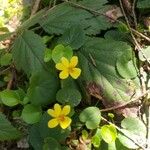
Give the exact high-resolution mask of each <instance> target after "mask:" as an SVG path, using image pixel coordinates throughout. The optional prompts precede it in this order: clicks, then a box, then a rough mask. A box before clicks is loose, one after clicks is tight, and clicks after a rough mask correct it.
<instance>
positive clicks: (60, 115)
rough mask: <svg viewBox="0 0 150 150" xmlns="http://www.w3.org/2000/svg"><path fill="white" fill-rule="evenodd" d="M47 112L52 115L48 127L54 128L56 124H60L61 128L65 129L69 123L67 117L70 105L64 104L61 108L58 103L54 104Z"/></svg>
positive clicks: (69, 120)
mask: <svg viewBox="0 0 150 150" xmlns="http://www.w3.org/2000/svg"><path fill="white" fill-rule="evenodd" d="M47 113H48V114H49V115H50V116H52V117H53V119H51V120H50V121H49V122H48V127H49V128H55V127H56V126H57V125H60V126H61V128H63V129H66V128H67V127H68V126H70V124H71V121H72V120H71V119H70V118H69V117H67V116H66V115H68V114H69V113H70V106H69V105H66V106H64V107H63V108H62V109H61V106H60V105H59V104H55V105H54V109H48V111H47Z"/></svg>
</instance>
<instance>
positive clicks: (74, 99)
mask: <svg viewBox="0 0 150 150" xmlns="http://www.w3.org/2000/svg"><path fill="white" fill-rule="evenodd" d="M56 99H57V101H58V102H60V103H62V104H66V103H67V104H70V105H72V106H77V105H78V104H79V103H80V101H81V94H80V92H79V91H78V90H76V89H71V88H63V89H60V90H59V91H58V92H57V95H56Z"/></svg>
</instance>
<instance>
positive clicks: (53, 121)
mask: <svg viewBox="0 0 150 150" xmlns="http://www.w3.org/2000/svg"><path fill="white" fill-rule="evenodd" d="M58 124H59V122H58V120H57V119H51V120H50V121H49V122H48V127H49V128H55V127H56V126H57V125H58Z"/></svg>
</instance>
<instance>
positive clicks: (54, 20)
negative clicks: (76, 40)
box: [39, 0, 113, 35]
mask: <svg viewBox="0 0 150 150" xmlns="http://www.w3.org/2000/svg"><path fill="white" fill-rule="evenodd" d="M106 2H107V1H102V2H100V1H99V0H96V1H95V2H94V4H93V2H92V1H91V0H90V1H84V2H79V3H77V4H80V3H82V4H80V5H81V6H83V7H84V6H87V7H88V8H93V9H96V10H98V11H99V13H105V12H106V10H108V7H109V6H107V5H104V4H105V3H106ZM62 12H63V13H62ZM39 23H40V25H41V26H42V27H43V29H44V30H45V31H46V32H48V33H50V34H53V33H55V34H62V33H64V31H65V30H66V29H68V28H69V27H70V26H72V25H74V24H77V25H79V26H81V27H82V28H84V29H85V32H86V33H87V34H90V35H91V34H98V33H100V31H101V30H105V29H107V28H110V27H112V26H113V24H112V23H111V22H110V20H108V18H107V17H105V16H103V15H98V16H95V14H92V13H90V12H89V11H86V10H84V9H80V8H76V7H73V6H71V5H70V4H67V3H62V4H59V5H57V6H56V7H55V8H53V9H52V10H51V11H49V12H48V14H47V16H46V17H45V18H43V19H42V21H40V22H39Z"/></svg>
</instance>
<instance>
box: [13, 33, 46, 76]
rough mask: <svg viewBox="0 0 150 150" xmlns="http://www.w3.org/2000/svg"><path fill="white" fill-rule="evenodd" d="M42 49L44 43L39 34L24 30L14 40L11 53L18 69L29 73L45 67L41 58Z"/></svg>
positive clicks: (42, 54)
mask: <svg viewBox="0 0 150 150" xmlns="http://www.w3.org/2000/svg"><path fill="white" fill-rule="evenodd" d="M31 39H32V40H31ZM44 50H45V45H44V44H43V42H42V38H41V37H40V36H38V35H37V34H35V33H34V32H32V31H24V32H23V33H22V34H21V35H20V36H19V37H18V38H17V39H16V40H15V42H14V45H13V50H12V54H13V58H14V61H15V64H16V66H17V67H18V69H23V70H24V71H25V73H26V74H31V73H33V72H35V71H37V70H41V69H43V68H44V69H46V66H45V64H44V60H43V58H44Z"/></svg>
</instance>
